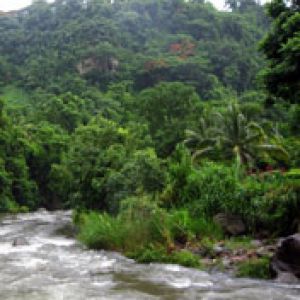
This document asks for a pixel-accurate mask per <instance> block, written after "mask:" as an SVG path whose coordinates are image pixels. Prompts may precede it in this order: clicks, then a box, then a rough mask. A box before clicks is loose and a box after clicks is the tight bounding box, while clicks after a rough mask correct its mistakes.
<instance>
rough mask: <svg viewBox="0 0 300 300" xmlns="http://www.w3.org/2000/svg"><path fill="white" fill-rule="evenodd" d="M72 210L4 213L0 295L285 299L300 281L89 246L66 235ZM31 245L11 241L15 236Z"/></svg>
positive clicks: (44, 299) (55, 299)
mask: <svg viewBox="0 0 300 300" xmlns="http://www.w3.org/2000/svg"><path fill="white" fill-rule="evenodd" d="M70 223H71V214H70V212H62V211H60V212H54V213H49V212H46V211H40V212H36V213H30V214H19V215H15V216H6V217H4V218H2V219H1V221H0V300H19V299H20V300H21V299H22V300H27V299H28V300H29V299H30V300H37V299H38V300H48V299H51V300H69V299H70V300H87V299H91V300H96V299H97V300H98V299H99V300H100V299H103V300H109V299H114V300H115V299H122V300H127V299H128V300H135V299H137V300H144V299H145V300H146V299H149V300H150V299H165V300H176V299H205V300H217V299H218V300H227V299H228V300H233V299H241V300H242V299H243V300H244V299H245V300H246V299H247V300H256V299H257V300H262V299H264V300H269V299H270V300H284V299H300V285H298V286H297V285H279V284H278V283H275V282H268V281H255V280H249V279H234V278H230V277H229V276H227V275H224V274H208V273H206V272H202V271H199V270H195V269H188V268H183V267H180V266H177V265H166V264H150V265H141V264H137V263H135V262H134V261H132V260H130V259H127V258H124V257H123V256H121V255H120V254H118V253H113V252H106V251H91V250H87V249H85V248H84V247H83V246H82V245H80V244H79V243H78V242H77V241H76V240H75V239H73V238H70V237H67V236H64V235H63V234H62V232H63V231H62V230H60V229H62V228H64V227H66V226H68V225H70ZM20 237H21V238H26V239H27V241H28V245H23V246H17V247H14V246H12V242H13V241H14V240H15V239H16V238H20Z"/></svg>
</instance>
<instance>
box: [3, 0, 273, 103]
mask: <svg viewBox="0 0 300 300" xmlns="http://www.w3.org/2000/svg"><path fill="white" fill-rule="evenodd" d="M242 3H244V4H243V5H242V6H240V7H239V8H236V9H233V11H232V12H229V11H228V12H220V11H217V10H216V9H215V8H214V7H213V6H212V5H211V4H209V3H203V2H202V1H188V2H184V1H181V0H178V1H173V0H147V1H137V0H136V1H135V0H130V1H115V3H114V4H109V3H106V1H85V0H67V1H65V0H64V1H55V3H54V4H47V3H46V2H45V1H35V3H34V4H33V5H32V6H30V7H28V8H27V9H24V10H22V11H19V12H17V13H13V14H10V15H2V16H0V54H1V56H0V65H1V73H0V82H1V81H2V82H5V83H11V81H14V80H18V81H19V83H20V85H22V86H23V87H25V88H27V89H35V88H37V87H39V88H43V89H47V90H48V91H56V89H57V88H59V89H61V90H65V87H64V86H65V84H64V82H65V81H76V79H78V80H87V82H88V83H89V84H92V85H95V86H98V87H100V88H101V89H106V88H107V86H108V85H109V84H110V83H112V82H119V81H123V80H126V81H127V80H129V81H133V83H134V87H135V89H136V90H141V89H143V88H146V87H149V86H153V85H155V84H156V83H158V82H159V81H162V80H164V81H182V82H186V83H188V84H191V85H193V86H195V87H196V89H197V91H198V92H199V94H200V95H201V97H202V98H204V99H210V98H218V97H220V95H218V92H220V89H225V90H227V91H228V92H238V93H241V92H244V91H246V90H249V89H253V88H254V87H255V86H256V75H257V73H258V71H259V70H260V69H261V67H262V65H263V64H264V61H263V58H262V55H261V54H259V53H258V49H257V42H258V41H259V40H260V39H261V38H262V37H263V35H264V34H265V33H266V31H267V30H268V19H267V17H266V15H265V13H264V9H263V7H262V6H259V5H258V4H256V3H255V2H253V1H248V2H247V1H245V2H242Z"/></svg>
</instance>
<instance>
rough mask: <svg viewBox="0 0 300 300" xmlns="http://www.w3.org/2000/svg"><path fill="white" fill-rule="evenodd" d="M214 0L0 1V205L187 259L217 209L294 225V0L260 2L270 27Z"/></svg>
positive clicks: (120, 245)
mask: <svg viewBox="0 0 300 300" xmlns="http://www.w3.org/2000/svg"><path fill="white" fill-rule="evenodd" d="M226 5H227V7H228V10H227V11H218V10H216V9H215V8H214V7H213V6H212V5H211V4H210V3H206V2H204V1H184V0H176V1H175V0H147V1H145V0H143V1H142V0H127V1H121V0H119V1H117V0H115V1H114V2H113V3H111V1H104V0H103V1H102V0H56V1H54V3H52V4H48V3H47V2H46V1H43V0H38V1H34V4H33V5H31V6H29V7H28V8H26V9H24V10H22V11H18V12H13V13H1V14H0V98H1V100H0V211H1V212H7V211H10V212H17V211H26V210H34V209H37V208H38V207H46V208H49V209H56V208H73V209H75V210H76V214H75V220H76V223H77V224H78V226H79V229H80V233H79V238H80V240H81V241H83V242H84V243H85V244H86V245H88V246H89V247H93V248H104V249H114V250H119V251H123V252H125V253H127V255H129V256H130V257H134V258H136V259H137V260H139V261H140V262H150V261H164V262H179V263H181V264H183V265H186V266H197V267H198V266H200V262H199V260H198V259H197V257H195V255H194V254H192V253H191V252H189V250H188V249H189V247H191V245H193V244H194V243H198V242H199V241H203V243H204V244H205V243H210V242H208V241H210V238H211V237H213V238H215V239H218V238H222V237H223V232H222V230H221V228H219V227H218V225H217V224H215V223H214V222H213V217H214V216H215V215H216V214H218V213H231V214H235V215H238V216H239V217H241V218H242V220H243V222H244V223H245V226H246V231H247V233H248V234H256V233H257V232H259V231H264V232H267V234H268V235H269V236H277V235H282V234H289V233H292V232H294V231H295V230H296V228H297V226H298V224H297V222H298V221H299V213H300V181H299V176H298V175H299V167H300V150H299V149H300V136H299V134H300V131H299V129H300V127H299V121H300V107H299V97H300V94H299V90H300V86H299V61H300V59H299V53H300V51H299V34H300V26H298V25H299V5H298V2H297V1H292V4H291V5H286V4H285V3H284V2H283V1H281V0H274V1H272V3H270V4H268V5H267V9H268V13H269V15H270V16H271V18H272V24H271V27H270V24H269V18H268V17H267V15H266V14H265V11H264V7H263V6H261V5H260V4H258V3H256V2H255V1H254V0H247V1H231V0H230V1H226ZM269 29H270V30H269ZM267 30H269V33H267ZM265 35H266V36H265ZM263 36H265V38H264V40H263V42H262V44H261V48H262V49H263V52H264V53H265V55H266V58H265V57H264V56H263V53H259V51H258V44H259V41H261V39H262V38H263ZM259 73H262V74H263V78H264V83H263V82H262V81H261V80H259V79H260V78H261V77H260V76H257V75H258V74H259ZM270 99H272V101H269V102H268V100H270ZM266 104H272V105H266ZM183 248H184V249H183ZM260 263H261V262H260V261H259V262H258V264H260ZM262 263H263V262H262ZM245 268H246V269H245ZM245 268H243V267H242V268H241V270H240V272H241V275H243V274H246V273H247V274H250V273H251V272H252V271H251V267H249V268H250V269H249V268H248V266H246V267H245ZM264 274H265V273H263V274H261V276H264Z"/></svg>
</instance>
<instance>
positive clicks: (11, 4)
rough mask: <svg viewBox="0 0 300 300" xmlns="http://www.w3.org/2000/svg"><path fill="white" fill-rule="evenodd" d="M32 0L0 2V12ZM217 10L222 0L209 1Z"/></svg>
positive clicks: (19, 6)
mask: <svg viewBox="0 0 300 300" xmlns="http://www.w3.org/2000/svg"><path fill="white" fill-rule="evenodd" d="M31 2H32V0H0V11H1V10H2V11H9V10H15V9H20V8H23V7H26V6H28V5H29V4H31ZM210 2H212V3H213V4H214V5H215V6H216V7H217V8H219V9H222V8H223V7H224V0H210Z"/></svg>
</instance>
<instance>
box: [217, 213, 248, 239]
mask: <svg viewBox="0 0 300 300" xmlns="http://www.w3.org/2000/svg"><path fill="white" fill-rule="evenodd" d="M214 222H215V223H216V224H217V225H219V226H220V227H221V228H222V230H223V231H224V232H225V233H227V234H229V235H232V236H237V235H241V234H243V233H245V231H246V226H245V224H244V222H243V221H242V219H241V218H240V217H239V216H237V215H233V214H229V213H219V214H217V215H216V216H214Z"/></svg>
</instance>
